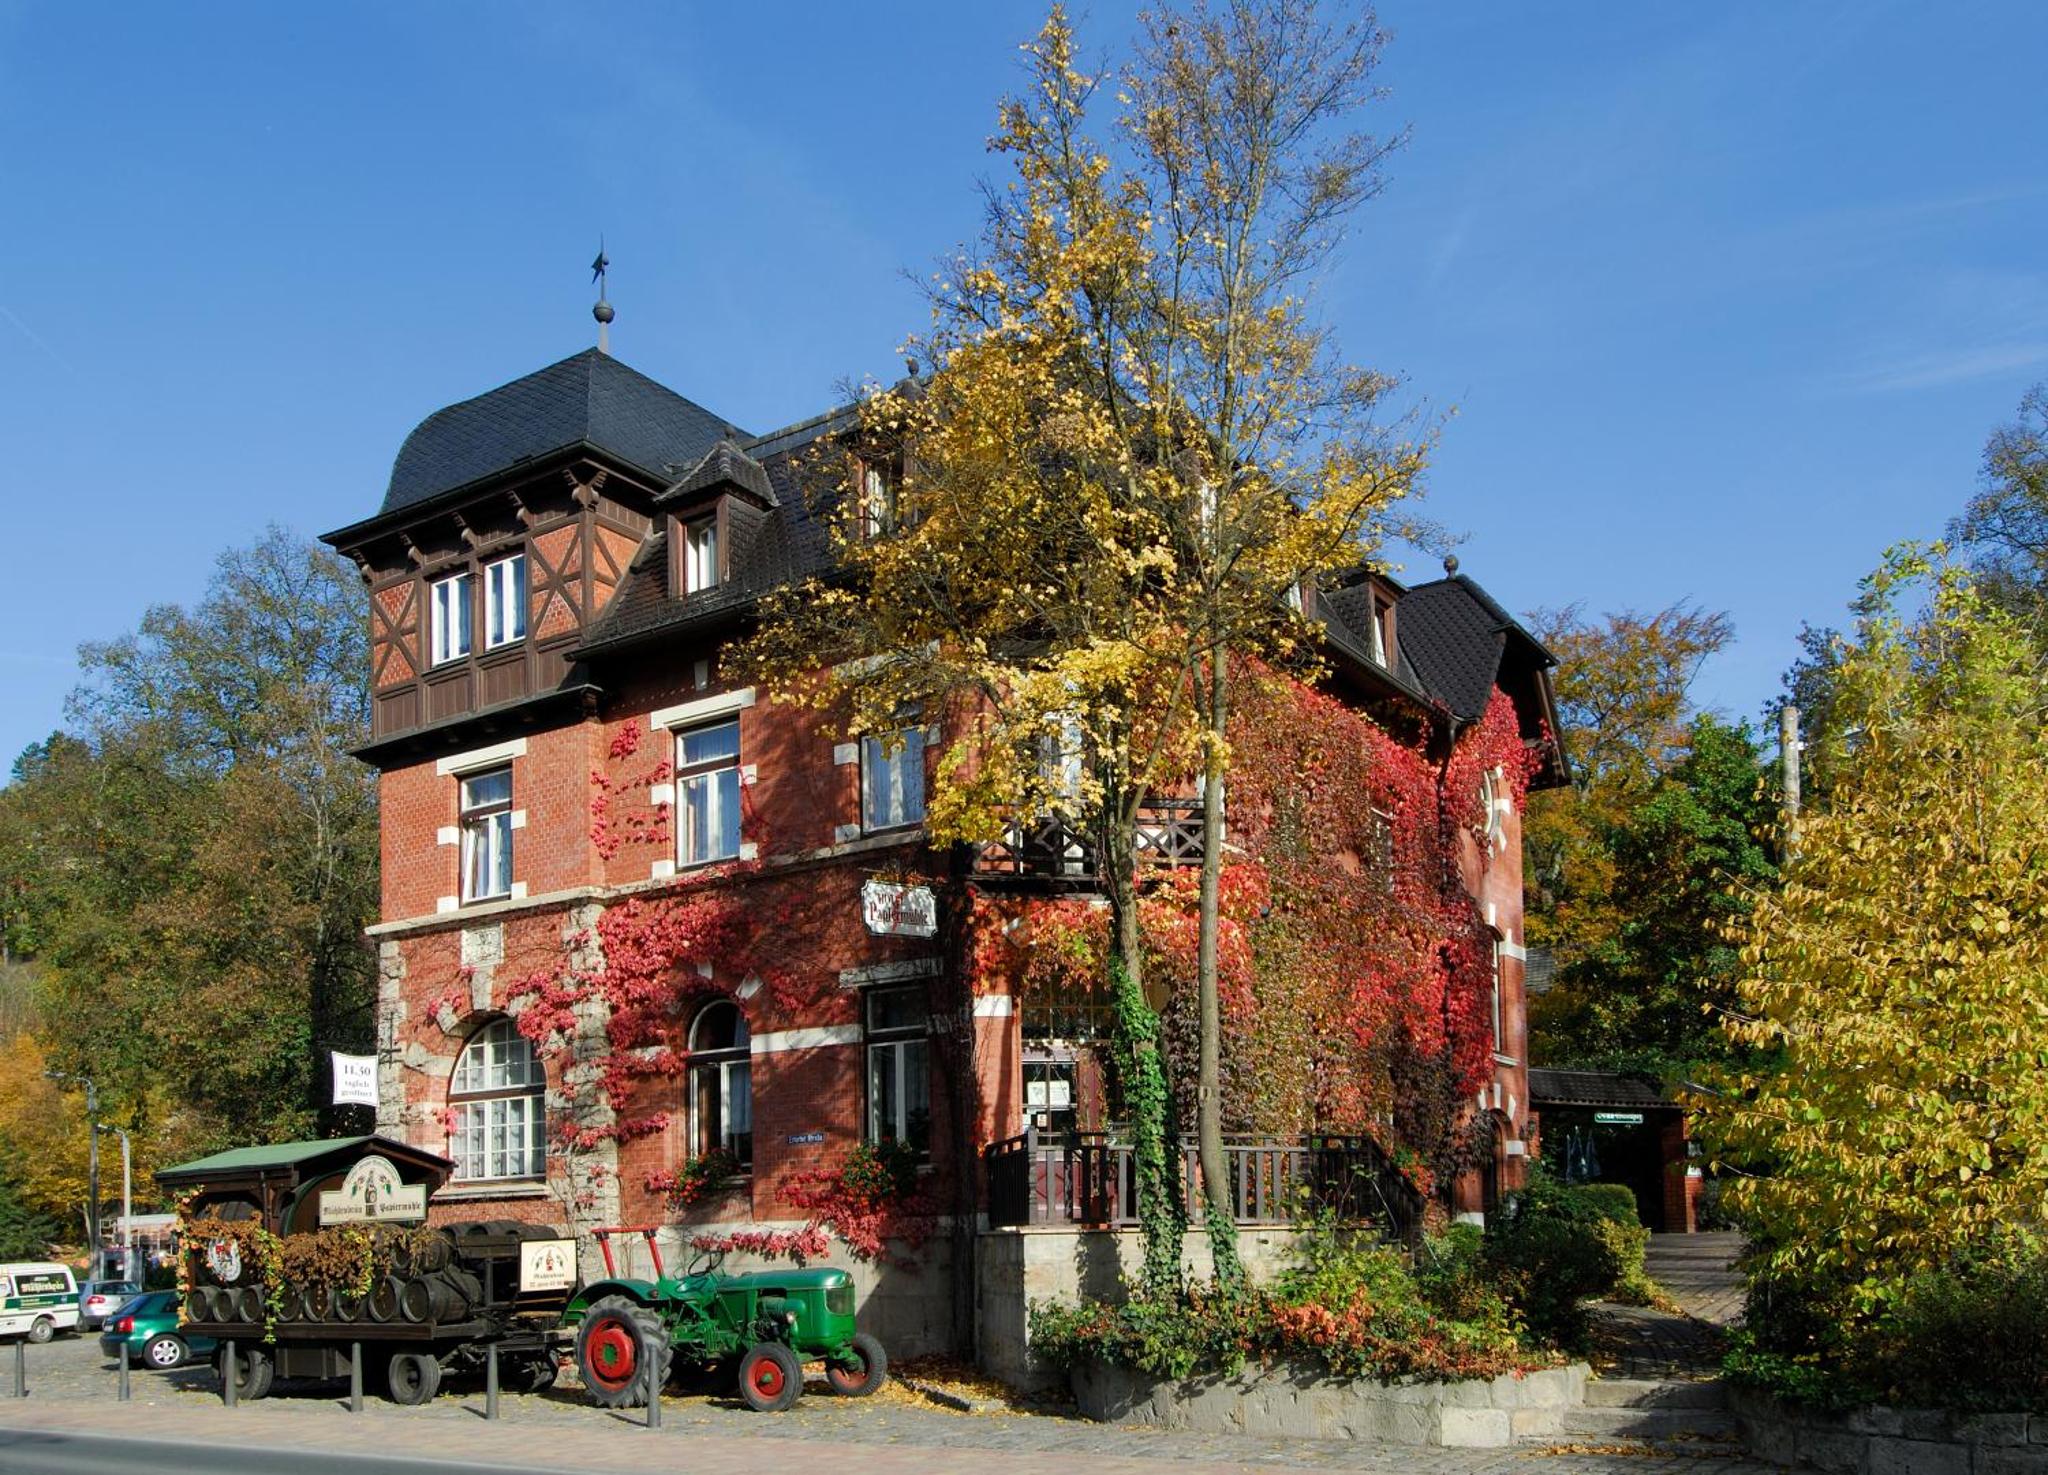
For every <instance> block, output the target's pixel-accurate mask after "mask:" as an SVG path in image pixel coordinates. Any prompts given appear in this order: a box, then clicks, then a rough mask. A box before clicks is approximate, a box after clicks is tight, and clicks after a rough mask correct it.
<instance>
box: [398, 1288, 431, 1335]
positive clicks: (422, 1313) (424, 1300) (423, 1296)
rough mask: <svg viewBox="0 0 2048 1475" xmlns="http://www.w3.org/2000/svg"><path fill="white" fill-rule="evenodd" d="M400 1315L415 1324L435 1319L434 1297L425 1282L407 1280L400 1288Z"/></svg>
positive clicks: (402, 1318) (403, 1319)
mask: <svg viewBox="0 0 2048 1475" xmlns="http://www.w3.org/2000/svg"><path fill="white" fill-rule="evenodd" d="M398 1315H399V1319H400V1320H402V1321H409V1322H413V1323H415V1324H417V1323H419V1322H423V1321H431V1320H433V1317H434V1295H433V1292H432V1291H430V1290H429V1289H428V1288H427V1283H426V1282H425V1281H423V1280H406V1281H401V1282H399V1286H398Z"/></svg>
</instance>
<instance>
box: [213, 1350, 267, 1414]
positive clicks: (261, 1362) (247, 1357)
mask: <svg viewBox="0 0 2048 1475" xmlns="http://www.w3.org/2000/svg"><path fill="white" fill-rule="evenodd" d="M214 1368H215V1370H216V1371H217V1372H218V1373H219V1374H220V1381H221V1388H222V1389H223V1391H225V1389H226V1388H227V1381H228V1379H229V1378H230V1377H233V1378H234V1380H235V1397H236V1398H237V1399H248V1400H250V1401H251V1402H254V1401H255V1400H256V1399H258V1398H262V1397H264V1396H265V1395H266V1394H268V1393H269V1392H270V1384H271V1381H272V1380H273V1379H274V1378H276V1376H277V1364H276V1363H275V1362H272V1361H271V1360H270V1354H269V1353H268V1352H265V1351H264V1350H263V1349H262V1348H261V1347H247V1346H244V1347H238V1348H236V1349H235V1365H234V1367H233V1368H232V1369H230V1368H229V1366H228V1349H227V1348H226V1347H222V1348H221V1349H220V1351H219V1352H218V1353H217V1354H215V1357H214Z"/></svg>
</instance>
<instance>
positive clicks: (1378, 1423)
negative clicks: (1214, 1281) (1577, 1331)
mask: <svg viewBox="0 0 2048 1475" xmlns="http://www.w3.org/2000/svg"><path fill="white" fill-rule="evenodd" d="M1585 1391H1586V1365H1585V1364H1584V1363H1582V1362H1575V1363H1572V1364H1570V1365H1568V1366H1565V1367H1559V1368H1546V1369H1543V1370H1542V1371H1539V1372H1532V1373H1525V1374H1523V1375H1522V1376H1520V1377H1515V1376H1506V1377H1499V1378H1492V1379H1486V1380H1479V1379H1473V1380H1470V1381H1466V1382H1459V1383H1422V1382H1399V1383H1376V1382H1355V1383H1344V1382H1336V1381H1333V1380H1332V1379H1331V1378H1330V1375H1329V1374H1328V1373H1327V1372H1326V1371H1324V1370H1323V1368H1322V1367H1321V1366H1320V1365H1319V1364H1313V1363H1293V1364H1278V1365H1274V1366H1270V1367H1247V1368H1246V1369H1245V1370H1244V1371H1243V1372H1240V1373H1238V1374H1236V1375H1234V1376H1232V1377H1202V1378H1189V1379H1187V1380H1185V1381H1183V1382H1178V1383H1172V1382H1161V1381H1159V1380H1157V1379H1155V1378H1152V1377H1150V1376H1148V1375H1147V1374H1144V1373H1134V1372H1129V1371H1127V1370H1125V1369H1123V1368H1115V1367H1107V1366H1104V1365H1103V1364H1100V1363H1089V1364H1086V1365H1084V1366H1083V1367H1080V1368H1077V1369H1075V1371H1074V1396H1075V1399H1076V1401H1077V1402H1078V1403H1079V1404H1080V1409H1081V1412H1082V1414H1083V1415H1085V1416H1086V1417H1088V1418H1091V1419H1095V1420H1097V1421H1099V1422H1101V1423H1106V1424H1149V1425H1154V1426H1157V1427H1159V1428H1164V1429H1194V1430H1199V1431H1201V1432H1203V1433H1210V1434H1264V1435H1281V1436H1290V1437H1296V1438H1309V1439H1375V1440H1381V1441H1384V1442H1385V1443H1388V1444H1409V1445H1436V1446H1448V1447H1452V1448H1460V1449H1501V1448H1504V1447H1506V1446H1507V1445H1510V1444H1512V1443H1514V1442H1515V1440H1517V1439H1521V1438H1526V1437H1532V1436H1541V1435H1546V1434H1554V1433H1556V1432H1557V1430H1558V1428H1559V1425H1560V1424H1561V1423H1562V1421H1563V1418H1564V1415H1565V1413H1566V1412H1567V1411H1568V1410H1570V1409H1574V1408H1577V1407H1578V1406H1579V1404H1580V1403H1581V1402H1582V1401H1583V1399H1584V1397H1585Z"/></svg>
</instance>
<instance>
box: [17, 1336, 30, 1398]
mask: <svg viewBox="0 0 2048 1475" xmlns="http://www.w3.org/2000/svg"><path fill="white" fill-rule="evenodd" d="M14 1396H15V1397H16V1398H26V1397H28V1343H27V1341H26V1340H20V1339H18V1340H16V1342H15V1344H14Z"/></svg>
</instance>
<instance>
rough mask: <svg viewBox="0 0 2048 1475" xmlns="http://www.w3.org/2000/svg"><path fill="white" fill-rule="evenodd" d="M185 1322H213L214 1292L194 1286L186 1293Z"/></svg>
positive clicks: (203, 1287)
mask: <svg viewBox="0 0 2048 1475" xmlns="http://www.w3.org/2000/svg"><path fill="white" fill-rule="evenodd" d="M185 1320H187V1321H212V1320H213V1292H212V1291H210V1290H208V1289H207V1288H206V1287H205V1286H194V1287H192V1289H191V1290H189V1291H187V1292H185Z"/></svg>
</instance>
